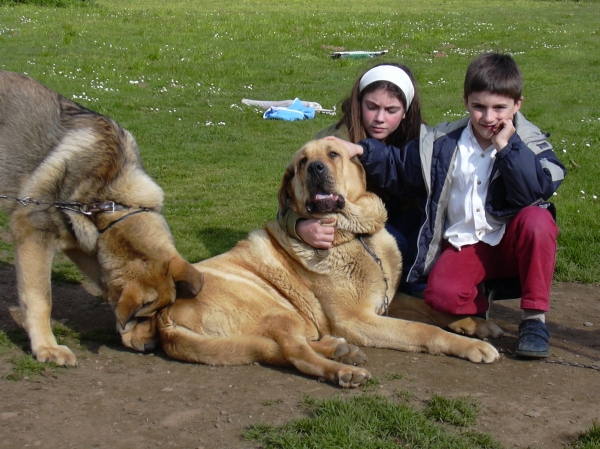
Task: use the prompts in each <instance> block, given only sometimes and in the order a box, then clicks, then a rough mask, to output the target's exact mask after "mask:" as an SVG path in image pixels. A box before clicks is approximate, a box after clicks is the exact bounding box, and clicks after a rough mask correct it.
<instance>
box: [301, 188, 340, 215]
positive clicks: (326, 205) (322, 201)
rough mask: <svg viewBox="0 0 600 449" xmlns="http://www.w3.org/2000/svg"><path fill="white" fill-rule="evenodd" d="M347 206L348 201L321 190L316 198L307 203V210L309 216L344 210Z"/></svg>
mask: <svg viewBox="0 0 600 449" xmlns="http://www.w3.org/2000/svg"><path fill="white" fill-rule="evenodd" d="M345 205H346V200H345V199H344V197H343V196H340V195H337V194H335V193H327V192H324V191H322V190H321V189H319V190H318V191H317V193H316V194H315V196H314V197H312V198H311V199H310V200H308V201H307V202H306V210H307V211H308V213H309V214H314V213H317V214H324V213H327V212H333V211H335V210H340V209H343V208H344V206H345Z"/></svg>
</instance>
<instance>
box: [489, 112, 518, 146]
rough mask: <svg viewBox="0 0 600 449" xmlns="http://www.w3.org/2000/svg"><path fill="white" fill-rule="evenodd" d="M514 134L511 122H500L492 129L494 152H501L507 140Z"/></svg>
mask: <svg viewBox="0 0 600 449" xmlns="http://www.w3.org/2000/svg"><path fill="white" fill-rule="evenodd" d="M515 132H516V130H515V125H514V124H513V122H512V120H510V119H504V120H500V121H499V122H498V123H497V124H496V127H495V128H494V131H493V133H494V135H493V136H492V143H493V144H494V148H496V151H498V152H500V151H502V150H503V149H504V148H505V147H506V145H508V141H509V139H510V138H511V137H512V135H513V134H514V133H515Z"/></svg>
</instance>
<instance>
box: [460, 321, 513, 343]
mask: <svg viewBox="0 0 600 449" xmlns="http://www.w3.org/2000/svg"><path fill="white" fill-rule="evenodd" d="M448 327H449V328H450V330H451V331H452V332H456V333H457V334H460V335H467V336H469V337H477V338H480V339H482V340H483V339H484V338H500V337H502V336H503V335H504V331H503V330H502V329H500V327H498V325H497V324H494V323H492V322H491V321H486V320H482V319H481V318H476V317H467V318H463V319H460V320H457V321H455V322H454V323H451V324H449V325H448Z"/></svg>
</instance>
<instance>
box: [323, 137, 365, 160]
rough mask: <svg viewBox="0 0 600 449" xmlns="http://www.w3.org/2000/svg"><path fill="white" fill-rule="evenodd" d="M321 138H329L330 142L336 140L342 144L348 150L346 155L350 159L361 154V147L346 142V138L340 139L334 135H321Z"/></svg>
mask: <svg viewBox="0 0 600 449" xmlns="http://www.w3.org/2000/svg"><path fill="white" fill-rule="evenodd" d="M323 139H325V140H331V141H332V142H338V143H341V144H343V145H344V146H345V147H346V149H347V150H348V157H349V158H350V159H352V158H353V157H354V156H362V154H363V147H361V146H360V145H357V144H355V143H351V142H348V141H347V140H342V139H340V138H338V137H335V136H327V137H323Z"/></svg>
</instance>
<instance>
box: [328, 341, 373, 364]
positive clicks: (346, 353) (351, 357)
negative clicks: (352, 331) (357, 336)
mask: <svg viewBox="0 0 600 449" xmlns="http://www.w3.org/2000/svg"><path fill="white" fill-rule="evenodd" d="M333 359H334V360H335V361H336V362H340V363H344V364H345V365H362V364H363V363H365V362H366V361H367V355H366V354H365V353H364V352H362V351H361V350H360V348H359V347H358V346H354V345H351V344H348V343H341V344H339V345H338V347H337V348H336V350H335V352H334V353H333Z"/></svg>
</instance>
